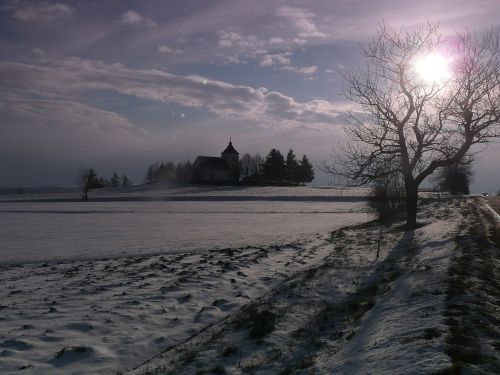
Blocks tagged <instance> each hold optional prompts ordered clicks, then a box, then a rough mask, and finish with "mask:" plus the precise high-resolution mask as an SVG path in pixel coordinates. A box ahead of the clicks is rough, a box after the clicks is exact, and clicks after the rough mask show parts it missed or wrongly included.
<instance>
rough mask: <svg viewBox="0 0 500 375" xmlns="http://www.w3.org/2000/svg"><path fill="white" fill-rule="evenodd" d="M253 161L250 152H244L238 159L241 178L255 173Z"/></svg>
mask: <svg viewBox="0 0 500 375" xmlns="http://www.w3.org/2000/svg"><path fill="white" fill-rule="evenodd" d="M255 173H256V169H255V161H254V160H253V158H252V156H251V155H250V154H248V153H247V154H244V155H243V156H242V157H241V159H240V174H241V177H243V178H248V177H250V176H253V175H255Z"/></svg>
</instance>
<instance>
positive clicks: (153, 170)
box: [144, 161, 160, 184]
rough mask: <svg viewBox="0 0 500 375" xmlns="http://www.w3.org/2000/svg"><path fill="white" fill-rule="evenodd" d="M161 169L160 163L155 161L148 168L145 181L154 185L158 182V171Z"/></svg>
mask: <svg viewBox="0 0 500 375" xmlns="http://www.w3.org/2000/svg"><path fill="white" fill-rule="evenodd" d="M159 169H160V163H158V162H157V161H155V162H154V163H153V164H151V165H150V166H149V167H148V170H147V172H146V176H145V178H144V179H145V181H146V183H148V184H152V183H153V182H156V181H158V170H159Z"/></svg>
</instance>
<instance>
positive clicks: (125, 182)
mask: <svg viewBox="0 0 500 375" xmlns="http://www.w3.org/2000/svg"><path fill="white" fill-rule="evenodd" d="M122 186H123V187H129V186H132V181H130V180H129V178H128V177H127V175H126V174H124V175H123V176H122Z"/></svg>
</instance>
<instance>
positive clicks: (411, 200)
mask: <svg viewBox="0 0 500 375" xmlns="http://www.w3.org/2000/svg"><path fill="white" fill-rule="evenodd" d="M405 190H406V229H407V230H413V229H416V228H417V203H418V186H416V184H407V185H406V187H405Z"/></svg>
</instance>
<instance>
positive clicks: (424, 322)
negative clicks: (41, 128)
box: [0, 199, 500, 374]
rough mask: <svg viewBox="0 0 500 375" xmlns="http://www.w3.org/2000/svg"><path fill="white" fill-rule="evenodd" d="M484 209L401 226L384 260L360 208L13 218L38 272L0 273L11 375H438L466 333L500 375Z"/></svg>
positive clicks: (66, 208)
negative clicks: (477, 257) (475, 254)
mask: <svg viewBox="0 0 500 375" xmlns="http://www.w3.org/2000/svg"><path fill="white" fill-rule="evenodd" d="M478 202H479V201H472V200H459V201H456V202H454V201H444V202H434V203H432V202H431V203H428V204H426V205H425V206H423V207H422V208H421V209H420V214H419V215H420V217H419V220H420V221H421V222H423V223H424V224H425V225H424V226H423V227H422V228H420V229H418V230H416V231H415V232H414V233H411V232H404V231H403V230H402V227H401V224H402V222H401V221H396V222H394V223H393V224H392V225H391V226H390V227H388V228H385V229H384V235H383V241H382V243H381V249H380V257H379V258H377V257H376V251H377V238H378V235H379V227H378V226H377V225H376V224H374V223H364V224H363V222H366V221H367V220H369V219H370V217H371V216H370V215H369V214H368V213H367V212H366V208H365V207H364V204H363V203H362V202H356V201H354V202H328V201H325V202H322V203H320V202H315V203H313V202H307V203H305V202H302V201H300V200H299V199H295V200H293V201H288V202H283V201H280V200H279V199H277V200H270V201H266V202H264V201H249V202H244V201H229V202H228V201H224V200H222V201H217V202H203V201H200V202H178V201H173V202H171V201H169V202H159V201H152V202H145V201H127V200H121V201H119V202H116V201H114V202H98V203H96V202H86V203H80V202H16V203H4V204H0V205H1V206H0V209H1V210H2V211H3V212H1V213H0V218H1V220H2V223H4V222H8V223H9V224H8V225H7V227H8V229H4V228H2V229H0V230H3V231H4V232H3V234H7V237H8V236H9V235H10V237H8V238H10V240H9V241H10V242H9V243H10V244H13V246H19V247H18V248H17V250H16V251H19V253H18V254H20V255H19V256H20V257H22V256H24V257H25V258H20V259H24V260H25V262H22V263H18V264H11V265H7V264H4V265H3V266H1V268H0V285H2V288H1V289H0V373H1V374H4V373H5V374H10V373H18V372H19V371H20V370H22V371H21V372H20V373H28V374H89V373H92V374H117V373H123V372H127V371H130V370H132V373H133V374H204V373H205V374H207V373H230V374H244V373H255V374H278V373H287V374H317V373H318V374H330V373H332V372H333V373H339V374H368V373H370V374H372V373H376V374H400V373H405V374H419V373H434V372H439V371H443V370H448V369H451V368H452V367H451V366H452V362H453V366H455V365H456V363H457V362H456V361H457V358H459V359H458V360H461V358H462V357H463V356H462V357H461V354H460V353H465V352H463V351H462V352H460V350H461V349H460V350H458V349H457V347H456V345H455V344H454V340H455V341H456V340H458V339H457V337H458V338H460V337H462V336H460V334H461V333H460V332H461V331H460V330H459V328H460V327H461V326H463V327H465V328H463V329H467V330H468V331H467V334H470V335H471V337H472V336H474V337H473V338H474V340H475V341H470V342H472V343H473V346H474V347H476V348H480V349H481V350H482V351H484V353H486V354H487V357H486V356H485V361H487V362H486V364H482V363H483V362H478V363H479V364H476V365H473V366H475V367H472V369H473V373H474V371H479V372H480V373H495V369H498V368H500V367H498V366H499V363H500V360H498V358H496V357H495V353H498V350H499V349H500V339H499V338H500V332H499V330H500V328H498V327H497V328H495V327H494V326H486V325H485V323H481V321H482V320H481V319H483V320H484V319H485V318H484V316H486V318H487V319H488V321H491V322H496V321H500V313H497V312H496V310H495V309H494V308H493V309H492V308H491V306H493V305H494V304H495V303H496V302H495V301H497V299H498V298H500V295H497V294H498V289H497V287H496V286H497V285H498V283H497V282H496V281H495V280H491V279H487V278H486V279H484V283H483V282H482V280H483V278H484V277H485V275H492V274H495V275H496V274H498V275H500V261H497V260H496V259H497V258H500V257H498V252H499V251H498V249H497V248H495V247H491V246H490V245H488V246H484V238H485V237H484V236H487V233H490V232H491V230H492V229H491V228H493V227H491V228H490V227H488V225H490V224H487V223H488V222H489V221H488V220H490V219H489V216H488V211H487V210H486V209H485V208H481V206H480V203H478ZM82 205H84V206H82ZM82 207H83V208H82ZM481 215H482V216H481ZM490 215H491V214H490ZM13 218H16V220H13ZM278 219H279V220H278ZM483 221H484V222H483ZM23 222H29V226H27V227H26V228H24V230H21V229H20V228H22V225H23ZM482 225H483V226H485V228H484V229H478V228H481V226H482ZM491 225H493V224H491ZM16 226H17V227H16ZM30 227H32V228H35V229H34V230H32V231H30V230H29V228H30ZM168 227H170V228H171V229H170V230H168V229H167V228H168ZM16 228H17V229H16ZM36 228H37V229H36ZM78 228H81V230H79V229H78ZM89 228H91V229H92V230H89ZM137 228H141V230H137ZM69 229H71V230H69ZM474 230H475V231H476V232H477V231H479V230H482V232H481V233H483V234H481V235H478V234H477V235H475V237H472V239H471V242H470V244H469V243H466V242H464V243H463V244H462V245H460V243H461V241H462V242H463V241H465V240H466V239H467V238H468V237H467V236H468V235H469V233H473V231H474ZM16 233H17V234H16ZM34 233H36V236H32V237H31V238H29V236H30V235H33V234H34ZM37 236H38V242H37ZM47 236H48V237H47ZM481 236H483V237H481ZM120 237H123V238H120ZM64 238H67V239H69V238H71V239H72V241H68V242H65V241H64ZM193 238H194V239H195V240H193ZM499 238H500V237H499ZM23 241H24V247H29V246H32V247H33V248H34V249H42V245H43V252H49V253H50V252H51V251H52V253H51V256H47V257H46V259H58V258H59V259H61V257H65V260H57V261H44V262H38V263H30V262H32V261H40V260H42V259H43V257H44V255H43V254H42V255H39V254H37V251H33V250H32V249H25V250H26V252H25V255H22V251H23V246H20V245H19V244H20V243H21V244H22V243H23ZM481 241H483V242H481ZM86 243H87V244H89V246H87V247H86V246H85V245H82V244H86ZM457 244H458V245H457ZM481 244H483V245H481ZM37 246H38V247H37ZM457 246H458V248H457ZM478 246H479V247H478ZM476 247H478V248H479V249H480V250H481V257H482V258H481V259H484V262H483V260H481V262H482V263H478V264H479V265H478V266H476V264H475V263H474V262H471V261H470V258H467V257H469V256H470V255H469V254H467V252H470V251H472V250H471V249H475V248H476ZM3 249H4V247H3V237H2V251H3ZM457 249H458V250H457ZM460 249H463V250H460ZM117 250H119V251H117ZM122 251H129V253H126V254H123V253H121V252H122ZM141 251H142V253H141ZM474 251H475V250H474ZM40 252H41V251H40ZM8 254H10V255H9V256H10V257H12V256H13V254H15V253H14V252H11V253H8ZM125 255H126V256H125ZM462 258H463V260H461V259H462ZM11 259H12V258H11ZM457 259H458V260H457ZM460 262H464V264H466V265H467V266H466V267H464V268H463V269H464V271H460V272H466V273H465V274H464V275H462V274H461V275H458V274H457V275H455V274H453V273H450V272H452V271H450V270H452V269H454V268H456V267H458V266H460ZM6 263H9V262H6ZM483 263H484V267H485V268H484V270H483V269H482V268H481V267H483V266H482V265H481V264H483ZM486 266H487V267H486ZM476 267H479V268H478V272H480V273H479V274H478V275H479V276H474V275H475V272H476V271H475V268H476ZM453 272H456V271H453ZM450 275H451V276H450ZM467 275H469V276H467ZM478 277H479V278H478ZM462 278H466V280H467V282H466V283H465V284H461V285H467V287H465V288H464V287H462V288H461V289H459V292H456V291H455V292H454V293H455V294H453V293H452V291H453V288H455V289H456V287H454V283H459V282H460V283H464V281H463V280H462ZM478 280H479V281H481V282H480V283H479V284H477V281H478ZM476 284H477V285H476ZM488 288H489V289H491V292H490V291H489V289H488ZM469 289H470V291H469ZM479 291H481V293H483V294H482V295H483V297H482V301H480V302H481V304H479V303H478V301H476V299H477V298H476V296H477V293H478V292H479ZM460 293H462V294H460ZM496 293H497V294H496ZM464 300H470V304H469V305H468V306H472V307H469V308H468V309H467V310H466V309H461V310H457V306H459V305H460V303H461V302H460V301H464ZM476 303H477V304H476ZM467 311H469V312H470V311H472V312H473V314H472V315H471V316H469V315H467V314H470V313H468V312H467ZM452 314H453V315H452ZM460 314H463V316H462V315H460ZM464 314H465V315H464ZM477 314H483V315H477ZM485 314H486V315H485ZM488 314H489V315H488ZM447 316H448V317H450V316H453V317H454V318H453V319H450V318H446V317H447ZM477 316H479V317H482V318H481V319H479V320H478V319H477ZM458 319H462V320H458ZM474 322H478V323H477V325H475V324H476V323H474ZM480 323H481V324H480ZM492 324H493V323H492ZM457 327H458V328H457ZM484 327H486V328H488V329H489V331H488V332H487V333H488V334H489V335H490V336H491V335H497V336H496V337H497V338H496V339H495V336H492V337H493V339H490V338H489V337H490V336H485V333H484V332H483V330H484ZM457 332H458V336H457ZM470 332H472V333H470ZM467 337H469V336H467ZM484 337H488V339H484ZM468 340H469V339H467V340H466V343H465V344H463V345H469V344H468V343H469V341H468ZM471 340H472V338H471ZM495 340H496V341H495ZM453 345H455V346H453ZM461 345H462V344H461ZM471 345H472V344H471ZM497 347H498V349H497ZM460 348H462V347H461V346H460ZM457 350H458V351H457ZM463 350H469V349H468V347H465V349H463ZM454 353H455V354H454ZM456 353H459V354H456ZM466 353H469V352H466ZM497 356H498V355H497ZM458 363H461V362H458ZM462 365H463V364H460V366H462ZM495 366H496V367H495ZM450 371H451V370H450ZM491 371H493V372H491Z"/></svg>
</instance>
